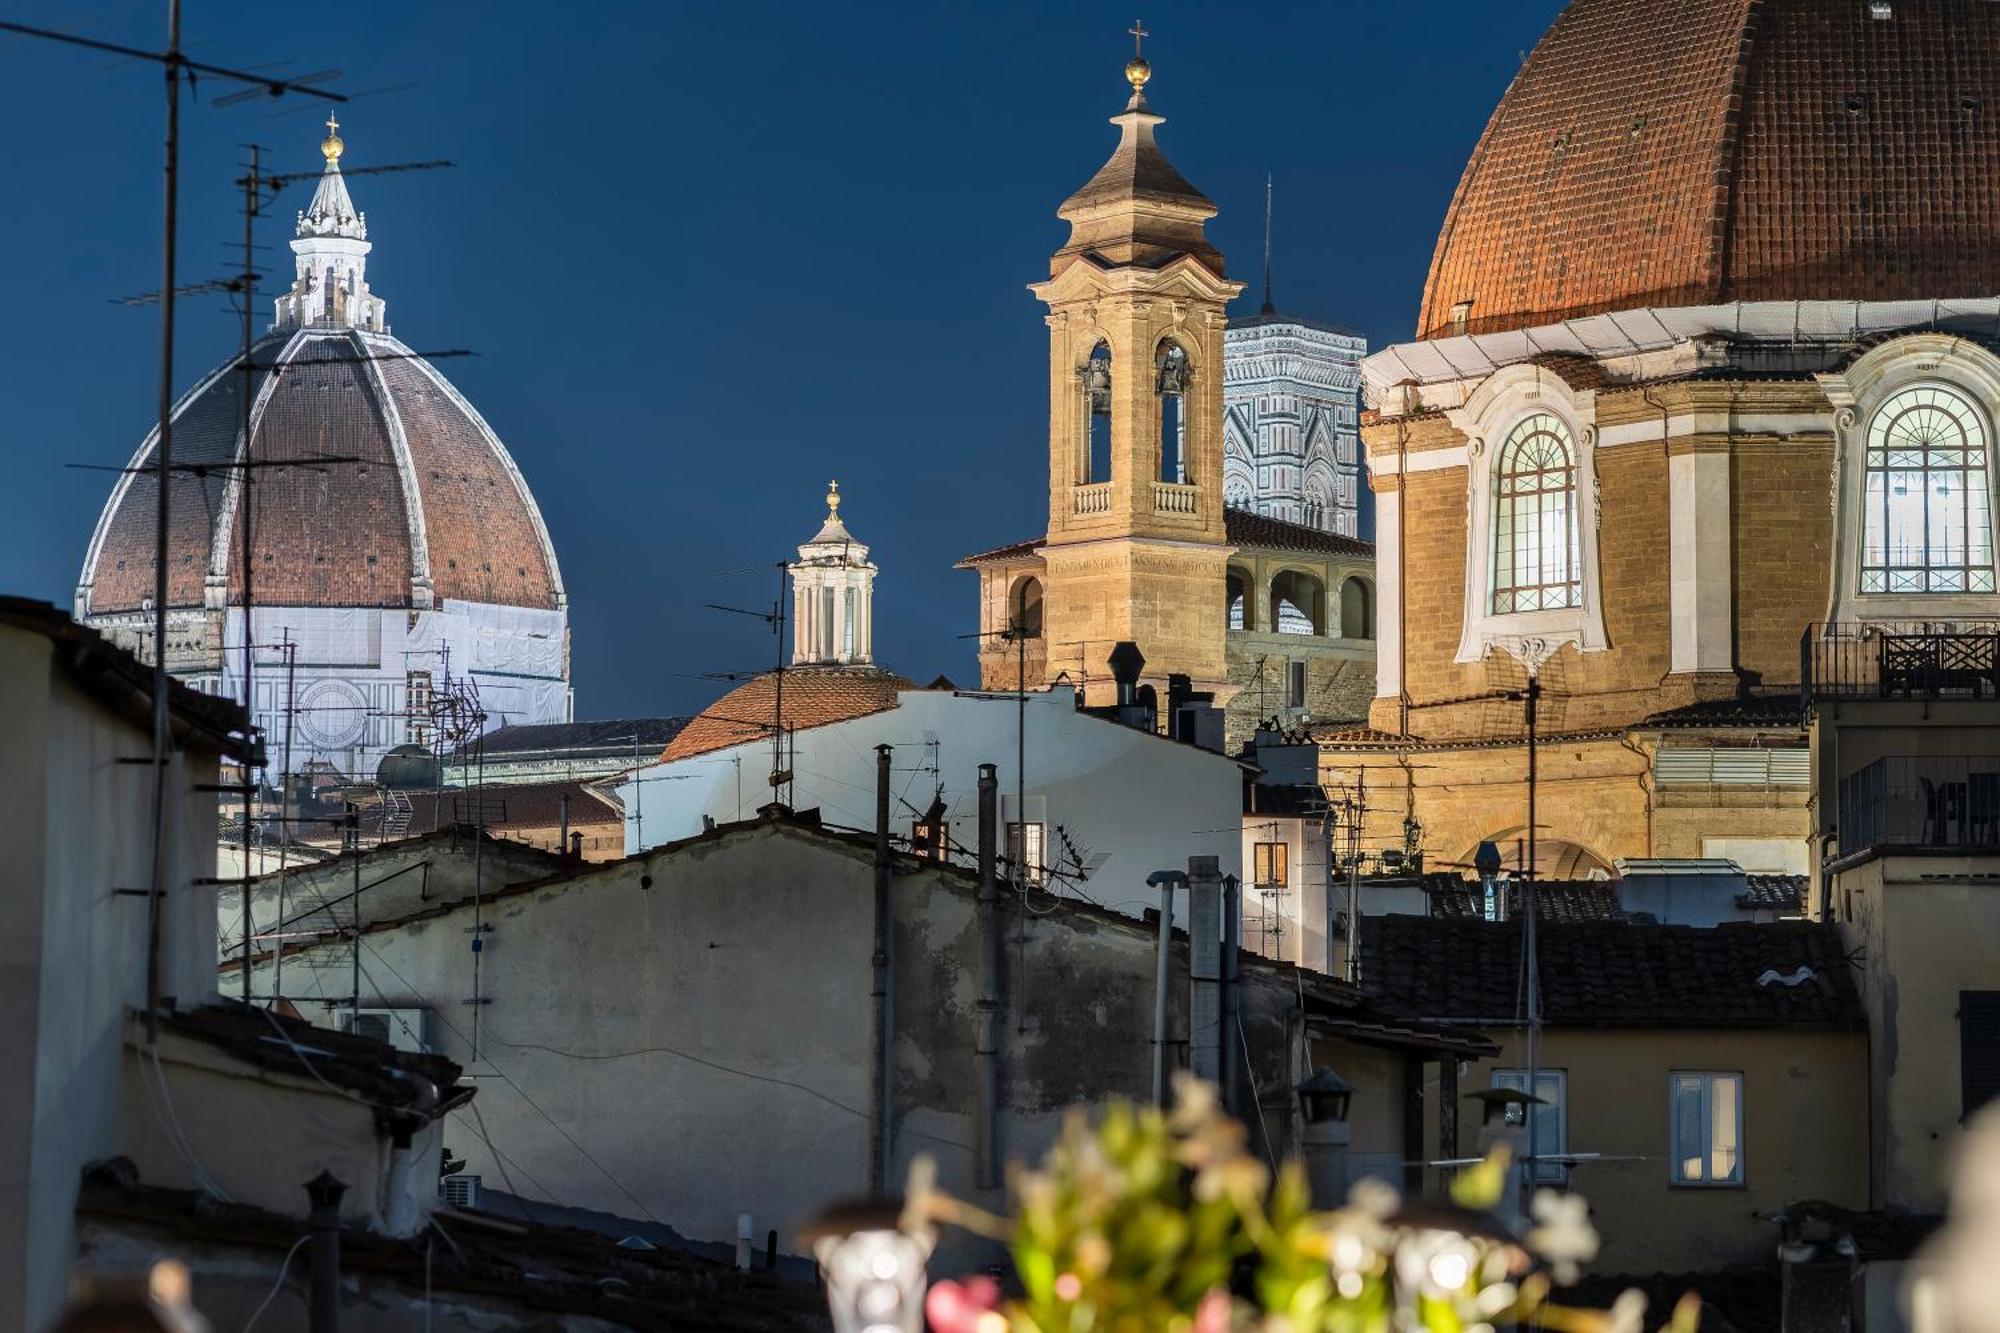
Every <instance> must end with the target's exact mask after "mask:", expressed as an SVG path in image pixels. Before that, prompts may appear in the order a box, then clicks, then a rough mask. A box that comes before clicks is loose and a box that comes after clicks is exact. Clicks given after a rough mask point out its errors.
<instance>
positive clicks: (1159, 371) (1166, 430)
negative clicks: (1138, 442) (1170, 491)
mask: <svg viewBox="0 0 2000 1333" xmlns="http://www.w3.org/2000/svg"><path fill="white" fill-rule="evenodd" d="M1153 361H1154V369H1155V372H1156V374H1155V378H1154V387H1155V391H1156V392H1157V393H1158V394H1159V396H1160V404H1159V406H1160V410H1159V413H1158V416H1159V422H1160V439H1159V446H1160V448H1159V457H1160V480H1161V481H1173V482H1182V481H1186V480H1187V450H1186V447H1185V446H1186V443H1187V440H1186V425H1187V413H1186V412H1185V411H1183V410H1182V408H1183V406H1184V404H1185V403H1186V401H1187V390H1188V359H1187V353H1186V352H1185V351H1183V350H1182V348H1181V346H1180V344H1179V343H1176V342H1174V341H1173V340H1172V339H1168V340H1166V341H1165V342H1162V343H1161V344H1160V350H1159V353H1158V355H1156V356H1155V357H1154V358H1153Z"/></svg>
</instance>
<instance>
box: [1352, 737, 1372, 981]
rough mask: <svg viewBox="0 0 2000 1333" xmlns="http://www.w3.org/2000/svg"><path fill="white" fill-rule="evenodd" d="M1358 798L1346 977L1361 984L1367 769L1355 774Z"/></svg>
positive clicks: (1355, 799)
mask: <svg viewBox="0 0 2000 1333" xmlns="http://www.w3.org/2000/svg"><path fill="white" fill-rule="evenodd" d="M1354 782H1355V797H1354V801H1353V802H1352V804H1351V805H1350V806H1349V810H1350V812H1351V813H1352V816H1353V817H1352V818H1351V819H1350V820H1348V824H1347V979H1348V981H1349V982H1351V983H1353V984H1354V985H1357V986H1358V985H1360V984H1361V821H1362V820H1364V819H1366V818H1367V817H1368V770H1367V769H1365V768H1364V769H1360V770H1359V771H1357V772H1356V773H1355V775H1354Z"/></svg>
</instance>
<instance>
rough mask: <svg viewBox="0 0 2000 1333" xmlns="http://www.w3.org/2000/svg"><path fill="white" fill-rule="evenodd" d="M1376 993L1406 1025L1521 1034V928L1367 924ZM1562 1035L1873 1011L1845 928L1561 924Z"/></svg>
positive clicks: (1365, 939)
mask: <svg viewBox="0 0 2000 1333" xmlns="http://www.w3.org/2000/svg"><path fill="white" fill-rule="evenodd" d="M1361 924H1362V937H1361V959H1362V984H1363V988H1364V989H1365V990H1366V991H1367V992H1368V993H1369V994H1370V995H1371V996H1373V997H1375V998H1377V999H1379V1000H1380V1001H1381V1002H1382V1003H1384V1004H1385V1005H1387V1006H1388V1007H1390V1008H1391V1009H1393V1010H1395V1011H1396V1012H1398V1013H1408V1014H1414V1015H1418V1016H1421V1017H1426V1018H1449V1019H1460V1020H1466V1021H1472V1022H1482V1023H1511V1022H1513V1021H1515V1020H1516V1019H1517V1018H1518V1017H1519V1016H1521V1015H1523V1014H1524V1013H1525V1012H1526V1010H1525V1008H1524V1006H1523V1003H1522V994H1521V977H1522V959H1521V944H1522V941H1521V935H1522V931H1521V926H1520V923H1519V922H1508V923H1505V924H1502V925H1497V926H1496V925H1489V924H1487V923H1485V922H1482V921H1476V920H1464V919H1458V920H1452V919H1439V918H1435V917H1419V916H1377V917H1364V918H1363V920H1362V923H1361ZM1536 938H1537V940H1538V946H1537V953H1538V955H1539V958H1540V972H1541V979H1542V1012H1543V1015H1544V1017H1545V1019H1546V1021H1547V1022H1548V1023H1549V1024H1550V1025H1552V1026H1577V1027H1687V1028H1742V1027H1751V1028H1758V1027H1780V1028H1782V1027H1822V1028H1832V1027H1854V1026H1858V1025H1860V1023H1861V1022H1862V1013H1861V1002H1860V999H1859V997H1858V995H1857V994H1856V991H1855V987H1854V978H1853V974H1852V971H1851V968H1850V964H1849V963H1848V961H1847V959H1846V957H1845V955H1844V953H1843V951H1842V949H1841V945H1840V937H1839V935H1838V933H1837V932H1836V930H1835V928H1834V927H1832V926H1830V925H1823V924H1819V923H1813V922H1805V921H1786V922H1773V923H1768V924H1762V923H1760V924H1752V923H1748V922H1732V923H1730V924H1727V925H1722V926H1714V927H1708V928H1701V927H1695V926H1660V925H1643V924H1628V923H1624V922H1615V921H1579V922H1554V921H1551V922H1548V923H1546V924H1544V925H1543V926H1542V927H1541V929H1539V930H1538V931H1537V932H1536Z"/></svg>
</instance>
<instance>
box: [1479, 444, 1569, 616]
mask: <svg viewBox="0 0 2000 1333" xmlns="http://www.w3.org/2000/svg"><path fill="white" fill-rule="evenodd" d="M1582 563H1583V562H1582V560H1581V559H1580V558H1579V557H1578V554H1577V524H1576V451H1575V450H1574V449H1573V448H1572V447H1571V445H1570V438H1569V428H1568V427H1566V426H1565V425H1563V423H1562V421H1561V419H1560V418H1558V417H1556V416H1554V415H1552V414H1550V413H1548V412H1536V413H1533V414H1532V415H1530V416H1527V417H1524V418H1523V419H1522V420H1521V421H1520V422H1519V423H1518V424H1516V425H1515V427H1514V428H1513V429H1512V430H1510V431H1509V432H1507V439H1506V441H1505V443H1503V444H1502V445H1501V446H1500V455H1499V459H1498V461H1497V463H1496V466H1495V472H1494V493H1493V614H1494V615H1508V614H1511V613H1514V612H1517V611H1555V610H1562V609H1566V608H1569V607H1575V606H1581V605H1582V604H1583V580H1582V577H1581V572H1580V571H1581V568H1582Z"/></svg>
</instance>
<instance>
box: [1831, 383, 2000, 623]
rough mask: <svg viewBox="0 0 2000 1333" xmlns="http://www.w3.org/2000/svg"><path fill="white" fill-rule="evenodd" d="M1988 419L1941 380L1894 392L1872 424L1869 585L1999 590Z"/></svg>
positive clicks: (1865, 556)
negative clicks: (1938, 382) (1986, 423)
mask: <svg viewBox="0 0 2000 1333" xmlns="http://www.w3.org/2000/svg"><path fill="white" fill-rule="evenodd" d="M1986 451H1987V442H1986V425H1985V423H1984V422H1983V421H1981V420H1980V418H1979V414H1978V412H1976V411H1975V410H1974V409H1973V407H1972V404H1971V403H1969V402H1967V401H1966V400H1965V399H1964V398H1962V397H1960V396H1959V395H1958V394H1956V393H1954V392H1952V391H1951V390H1950V389H1947V388H1944V387H1942V386H1940V385H1936V384H1922V385H1916V386H1913V387H1911V388H1908V389H1904V390H1901V391H1900V392H1898V393H1895V394H1892V395H1890V397H1889V400H1888V401H1887V402H1885V403H1883V404H1882V406H1881V408H1880V409H1878V410H1877V411H1876V413H1875V417H1874V420H1872V421H1871V422H1870V423H1869V425H1868V453H1867V459H1866V462H1865V467H1866V473H1865V475H1866V478H1867V481H1866V488H1865V491H1864V495H1863V499H1862V513H1863V519H1862V539H1861V591H1862V592H1864V593H1869V592H1886V593H1927V592H1992V591H1993V590H1994V582H1993V508H1992V493H1991V490H1990V486H1991V481H1990V477H1989V474H1988V470H1987V458H1986Z"/></svg>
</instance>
